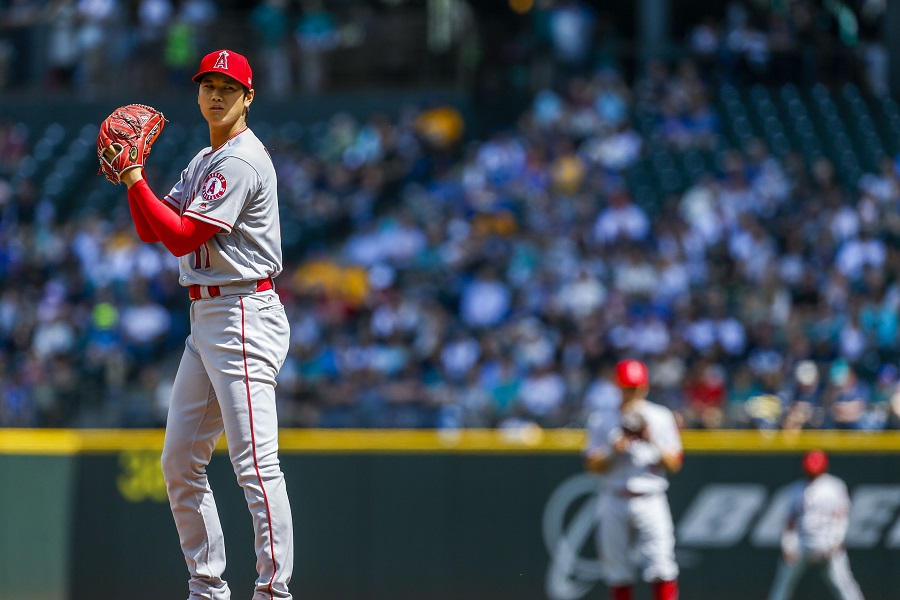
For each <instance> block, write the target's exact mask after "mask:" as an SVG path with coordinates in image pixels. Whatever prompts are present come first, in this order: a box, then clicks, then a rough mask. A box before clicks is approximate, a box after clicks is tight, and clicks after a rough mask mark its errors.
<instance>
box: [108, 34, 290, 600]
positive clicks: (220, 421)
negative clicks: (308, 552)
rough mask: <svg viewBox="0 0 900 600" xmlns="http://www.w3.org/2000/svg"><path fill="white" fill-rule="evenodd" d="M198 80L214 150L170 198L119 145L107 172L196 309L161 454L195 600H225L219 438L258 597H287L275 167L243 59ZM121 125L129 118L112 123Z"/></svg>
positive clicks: (205, 69)
mask: <svg viewBox="0 0 900 600" xmlns="http://www.w3.org/2000/svg"><path fill="white" fill-rule="evenodd" d="M194 81H196V82H198V83H199V90H198V104H199V106H200V112H201V113H202V114H203V116H204V118H205V119H206V121H207V122H208V124H209V134H210V146H209V147H208V148H205V149H204V150H202V151H201V152H200V153H198V154H197V155H196V156H195V157H194V158H193V159H192V160H191V162H190V164H188V166H187V168H186V169H185V170H184V171H183V172H182V174H181V178H180V180H179V181H178V183H177V184H175V187H173V188H172V190H171V191H170V192H169V194H168V195H166V197H165V200H164V201H160V200H159V199H158V198H157V197H156V196H155V195H154V194H153V192H152V191H151V190H150V187H149V186H148V185H147V183H146V182H145V181H144V180H143V176H142V169H141V168H135V166H134V165H133V164H131V165H130V166H128V167H127V169H126V168H123V167H121V164H122V162H121V161H122V160H125V158H126V157H128V156H132V157H136V158H142V156H141V155H142V152H138V151H132V152H131V153H128V152H124V151H123V149H122V148H121V147H119V148H118V150H119V152H118V154H117V155H116V158H115V159H113V163H114V164H115V165H117V167H116V168H117V169H118V170H117V171H116V172H115V173H112V174H109V173H107V175H108V177H109V178H110V179H111V180H112V181H116V180H120V181H122V182H124V183H125V184H126V185H127V186H128V200H129V207H130V209H131V214H132V218H133V219H134V224H135V228H136V229H137V232H138V235H139V237H140V238H141V240H142V241H145V242H162V243H163V244H164V245H165V247H166V248H167V249H168V250H169V251H171V252H172V254H174V255H175V256H178V257H180V258H179V261H178V264H179V271H180V279H179V282H180V283H181V285H183V286H185V288H186V293H187V294H188V295H189V296H190V298H191V300H192V301H193V302H192V304H191V311H190V320H191V333H190V336H189V337H188V339H187V341H186V348H185V351H184V354H183V356H182V359H181V364H180V365H179V367H178V373H177V374H176V377H175V384H174V387H173V390H172V399H171V403H170V406H169V414H168V419H167V422H166V435H165V444H164V447H163V455H162V466H163V474H164V476H165V481H166V488H167V491H168V495H169V503H170V505H171V508H172V514H173V516H174V518H175V523H176V526H177V529H178V535H179V538H180V541H181V547H182V550H183V552H184V556H185V560H186V562H187V566H188V570H189V572H190V583H189V588H190V598H192V599H199V598H203V599H207V600H229V599H230V598H231V591H230V589H229V587H228V584H227V583H226V582H225V580H224V579H223V572H224V570H225V545H224V540H223V536H222V527H221V523H220V521H219V516H218V512H217V510H216V503H215V499H214V497H213V492H212V489H211V488H210V486H209V481H208V479H207V476H206V466H207V464H208V463H209V461H210V458H211V456H212V452H213V449H214V448H215V445H216V442H217V441H218V440H219V438H220V437H221V436H222V433H223V432H225V433H226V437H227V441H228V453H229V457H230V459H231V462H232V465H233V466H234V471H235V473H236V475H237V479H238V482H239V484H240V485H241V487H242V488H243V490H244V496H245V498H246V500H247V506H248V508H249V509H250V513H251V515H252V518H253V530H254V535H255V546H256V558H257V563H256V564H257V569H258V572H259V577H258V579H257V581H256V585H255V589H254V593H253V600H271V599H274V598H288V599H289V598H291V594H290V592H289V591H288V583H289V582H290V579H291V574H292V571H293V552H294V549H293V525H292V520H291V510H290V505H289V502H288V497H287V491H286V489H285V483H284V475H283V474H282V471H281V467H280V464H279V460H278V422H277V416H276V408H275V377H276V375H277V374H278V371H279V369H280V368H281V365H282V363H283V362H284V360H285V358H286V356H287V350H288V341H289V325H288V321H287V317H286V315H285V311H284V307H283V306H282V305H281V302H280V301H279V299H278V296H277V295H276V294H275V291H274V289H273V283H272V280H273V278H275V277H276V276H277V275H278V274H279V273H280V272H281V270H282V256H281V231H280V224H279V218H278V197H277V192H276V178H275V169H274V167H273V165H272V160H271V158H270V157H269V154H268V152H267V151H266V149H265V147H263V145H262V143H261V142H260V141H259V140H258V139H257V138H256V136H255V135H254V134H253V132H252V131H251V130H250V129H248V128H247V122H246V117H247V111H248V110H249V108H250V104H251V103H252V102H253V98H254V91H253V79H252V72H251V69H250V65H249V63H248V62H247V59H246V58H244V57H243V56H242V55H240V54H238V53H236V52H232V51H230V50H220V51H216V52H212V53H210V54H208V55H207V56H205V57H204V58H203V60H202V61H201V63H200V70H199V72H198V73H197V75H196V76H194ZM129 125H130V121H128V120H127V119H126V120H125V121H124V125H122V121H120V122H119V125H117V127H119V128H120V129H125V130H128V129H129ZM104 131H110V128H109V127H106V126H104V127H102V128H101V132H104ZM112 133H115V132H114V131H113V132H112ZM126 133H127V131H126ZM154 135H155V134H154ZM124 143H125V144H128V143H129V142H128V141H127V139H126V140H124ZM146 151H147V152H149V143H148V145H147V150H146ZM101 153H102V152H101ZM131 162H132V163H133V162H134V160H133V159H132V161H131ZM138 163H139V165H138V166H140V161H138ZM101 165H104V161H103V159H102V158H101ZM109 167H110V163H109V162H108V161H107V163H106V164H105V169H108V168H109ZM101 168H102V169H104V167H103V166H102V167H101Z"/></svg>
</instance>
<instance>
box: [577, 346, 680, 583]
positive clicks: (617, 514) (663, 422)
mask: <svg viewBox="0 0 900 600" xmlns="http://www.w3.org/2000/svg"><path fill="white" fill-rule="evenodd" d="M616 382H617V384H618V386H619V388H620V389H621V391H622V404H621V406H620V410H619V411H618V412H611V411H602V412H595V413H593V414H592V415H591V416H590V417H589V420H588V431H587V433H588V442H587V444H588V445H587V448H586V450H585V467H586V469H587V470H588V471H590V472H593V473H602V474H603V475H604V476H605V477H604V480H605V481H604V486H603V489H602V490H601V492H600V498H599V501H598V509H599V526H598V535H597V537H598V549H599V554H600V561H601V567H602V572H603V574H604V579H605V580H606V584H607V586H608V587H609V589H610V594H611V597H612V599H613V600H632V598H633V597H634V591H633V587H634V581H635V568H636V567H637V566H640V567H641V568H642V570H643V573H642V574H643V579H644V581H647V582H648V583H650V585H651V587H652V590H653V597H654V599H655V600H677V598H678V583H677V578H678V565H677V564H676V562H675V528H674V525H673V524H672V513H671V511H670V510H669V502H668V498H667V497H666V490H667V489H668V487H669V482H668V479H667V476H668V474H671V473H677V472H678V471H679V470H680V469H681V464H682V460H683V454H682V445H681V434H680V432H679V430H678V425H677V424H676V422H675V417H674V415H673V414H672V411H670V410H669V409H668V408H666V407H664V406H661V405H659V404H654V403H652V402H649V401H648V400H647V399H646V397H647V392H648V390H649V387H650V380H649V374H648V371H647V366H646V365H645V364H644V363H642V362H641V361H638V360H632V359H628V360H623V361H621V362H619V363H618V364H617V365H616ZM634 550H637V553H638V555H639V556H640V564H639V565H636V564H633V562H632V556H633V555H634Z"/></svg>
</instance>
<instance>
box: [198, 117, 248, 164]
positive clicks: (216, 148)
mask: <svg viewBox="0 0 900 600" xmlns="http://www.w3.org/2000/svg"><path fill="white" fill-rule="evenodd" d="M247 129H249V128H248V127H247V126H246V125H245V126H244V128H243V129H241V130H240V131H238V132H237V133H236V134H234V135H233V136H231V137H230V138H228V139H227V140H225V141H224V142H222V143H221V144H220V145H218V146H216V147H215V148H213V149H212V150H210V151H209V152H207V153H206V154H204V155H203V156H204V157H207V156H209V155H210V154H212V153H213V152H216V151H217V150H218V149H219V148H221V147H222V146H224V145H225V144H227V143H228V142H230V141H231V140H233V139H234V138H236V137H237V136H239V135H241V134H242V133H244V132H245V131H247Z"/></svg>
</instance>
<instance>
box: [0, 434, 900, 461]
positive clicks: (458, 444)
mask: <svg viewBox="0 0 900 600" xmlns="http://www.w3.org/2000/svg"><path fill="white" fill-rule="evenodd" d="M682 438H683V440H684V448H685V452H686V453H689V454H690V453H713V454H735V453H736V454H769V453H791V452H800V451H803V450H808V449H810V448H824V449H826V450H829V451H831V452H839V453H876V454H880V453H900V432H840V431H809V432H802V433H798V434H788V433H785V432H774V433H767V432H759V431H744V430H741V431H731V430H719V431H693V430H691V431H684V432H683V433H682ZM279 439H280V445H281V450H282V452H283V453H289V454H297V453H300V454H322V453H326V454H335V453H439V454H440V453H483V454H500V453H511V454H523V453H534V454H548V453H550V454H552V453H558V454H577V453H579V452H580V451H581V449H582V448H583V447H584V443H585V437H584V432H583V431H581V430H578V429H545V430H542V429H538V428H534V429H524V430H518V431H515V432H508V431H501V430H495V429H468V430H461V431H434V430H418V429H416V430H406V429H399V430H396V429H390V430H383V429H339V430H334V429H327V430H326V429H282V430H281V431H280V438H279ZM162 445H163V431H162V430H161V429H0V454H28V455H72V454H79V453H116V452H120V451H124V450H132V451H133V450H148V451H159V450H161V449H162ZM218 449H220V450H224V449H225V441H224V440H220V442H219V445H218Z"/></svg>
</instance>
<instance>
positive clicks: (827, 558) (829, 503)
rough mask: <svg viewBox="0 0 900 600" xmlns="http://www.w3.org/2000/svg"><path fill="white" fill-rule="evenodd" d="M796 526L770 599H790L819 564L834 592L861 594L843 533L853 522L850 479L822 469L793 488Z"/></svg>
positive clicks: (856, 597) (858, 597)
mask: <svg viewBox="0 0 900 600" xmlns="http://www.w3.org/2000/svg"><path fill="white" fill-rule="evenodd" d="M789 497H790V507H791V508H790V514H789V520H790V522H791V523H793V527H791V528H786V529H785V532H784V535H783V537H782V540H781V546H782V551H783V553H784V555H785V556H787V557H789V558H787V559H786V558H785V557H782V560H781V562H780V563H779V565H778V571H777V573H776V575H775V581H774V582H773V583H772V589H771V591H770V593H769V598H770V600H788V599H789V598H790V597H791V596H792V595H793V592H794V589H795V588H796V586H797V584H798V583H799V582H800V579H801V578H802V576H803V574H804V573H805V572H806V570H807V569H808V568H809V567H815V568H817V569H818V570H819V573H820V575H821V576H822V578H823V580H824V581H825V584H826V586H827V587H828V589H829V590H830V591H831V593H832V595H833V596H834V597H835V598H840V599H841V600H862V597H863V595H862V591H861V590H860V589H859V584H858V583H857V582H856V579H855V578H854V577H853V573H852V571H851V570H850V560H849V558H848V556H847V551H846V550H845V549H844V538H845V537H846V535H847V528H848V527H849V525H850V495H849V493H848V492H847V484H845V483H844V482H843V480H841V479H840V478H838V477H835V476H834V475H831V474H829V473H823V474H821V475H819V476H818V477H816V478H815V479H813V480H812V481H809V480H807V479H801V480H798V481H796V482H794V484H793V485H791V487H790V488H789Z"/></svg>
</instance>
